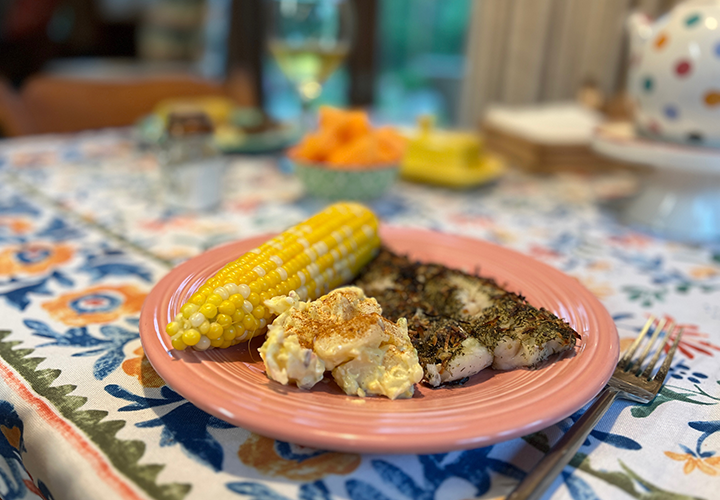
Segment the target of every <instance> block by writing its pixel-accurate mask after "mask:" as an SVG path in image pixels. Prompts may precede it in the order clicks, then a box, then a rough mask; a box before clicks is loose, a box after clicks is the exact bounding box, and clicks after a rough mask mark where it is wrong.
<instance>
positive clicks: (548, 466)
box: [505, 387, 618, 500]
mask: <svg viewBox="0 0 720 500" xmlns="http://www.w3.org/2000/svg"><path fill="white" fill-rule="evenodd" d="M617 395H618V392H617V391H616V390H614V389H611V388H610V387H605V389H603V390H602V392H601V393H600V395H599V396H598V397H597V399H596V400H595V402H594V403H593V404H592V406H590V408H588V410H587V411H586V412H585V413H584V414H583V415H582V416H581V417H580V418H579V419H578V420H577V422H575V423H574V424H573V425H572V427H570V429H569V430H568V431H567V432H566V433H565V435H563V436H562V437H561V438H560V440H559V441H558V442H557V443H555V445H554V446H553V447H552V448H550V451H548V452H547V454H546V455H545V456H544V457H543V458H542V459H541V460H540V462H539V463H538V464H537V465H536V466H535V468H533V469H532V470H531V471H530V472H529V473H528V475H527V476H525V479H523V480H522V482H521V483H520V484H518V486H517V487H516V488H515V489H514V490H513V491H512V493H510V495H508V496H507V498H506V499H505V500H537V499H539V498H540V497H541V496H542V495H543V493H544V492H545V490H546V489H547V488H548V487H549V486H550V485H551V484H552V483H553V481H554V480H555V478H556V477H557V475H558V474H560V472H562V470H563V469H564V468H565V466H566V465H567V464H568V462H570V459H572V457H573V456H575V453H576V452H577V450H578V449H579V448H580V445H582V443H583V442H585V439H586V438H587V436H588V434H590V431H592V430H593V429H594V428H595V426H596V425H597V423H598V422H599V421H600V419H601V418H602V416H603V415H604V414H605V412H606V411H607V410H608V408H610V405H612V404H613V402H614V401H615V399H616V398H617Z"/></svg>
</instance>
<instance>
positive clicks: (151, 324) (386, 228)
mask: <svg viewBox="0 0 720 500" xmlns="http://www.w3.org/2000/svg"><path fill="white" fill-rule="evenodd" d="M380 232H381V238H382V239H391V240H392V239H393V238H395V237H398V236H397V235H399V234H403V233H404V234H411V235H416V236H417V234H418V233H421V234H423V235H425V236H431V237H435V238H437V237H439V238H441V241H444V242H445V243H450V242H454V243H457V242H462V243H464V244H469V245H478V246H479V247H483V246H486V247H488V248H494V249H495V251H498V252H501V253H503V254H507V255H508V256H513V257H514V258H519V259H520V260H521V261H524V262H526V263H527V264H528V265H531V266H532V267H534V268H537V269H539V270H541V271H543V272H546V273H550V274H551V275H553V276H554V277H555V278H558V279H560V280H561V281H567V282H569V283H572V284H573V286H574V288H575V290H574V291H576V292H579V293H581V294H582V295H583V300H584V301H586V302H588V303H590V304H592V306H593V307H592V308H593V310H594V311H595V313H599V316H598V317H597V318H596V319H597V320H598V321H599V322H600V323H601V324H602V325H603V326H604V327H606V328H607V329H608V331H607V332H606V333H604V335H605V338H604V339H603V340H604V341H605V344H606V345H605V346H604V349H605V356H604V358H603V361H602V362H599V361H596V360H593V361H591V362H594V365H595V366H594V368H596V369H598V368H599V369H600V370H601V371H600V372H598V373H597V375H596V376H595V378H594V384H590V385H586V386H585V387H584V388H583V391H582V397H580V396H578V395H573V396H572V399H573V401H574V402H573V403H572V404H565V407H564V408H563V410H562V411H555V414H554V416H553V417H552V418H545V419H539V420H538V419H535V420H534V421H528V422H527V423H526V425H523V426H520V427H516V428H514V429H506V430H505V431H503V432H500V433H495V434H494V435H491V436H488V435H482V433H480V435H478V434H475V435H472V434H473V433H472V432H467V431H466V432H465V433H464V434H463V436H462V438H460V437H455V438H453V439H443V438H442V437H441V438H438V437H437V436H436V435H434V434H430V433H428V434H423V437H424V439H423V440H422V441H421V440H417V439H416V440H414V441H413V440H412V439H409V437H410V436H412V433H411V434H409V435H407V436H406V435H402V436H401V437H400V439H399V441H398V440H397V439H387V438H388V434H387V431H384V432H382V433H381V432H380V431H376V432H374V433H370V434H368V433H367V432H365V433H363V432H359V433H351V432H347V433H337V432H335V433H333V432H329V431H326V430H324V429H318V428H317V427H314V428H312V427H311V428H308V427H307V426H306V427H303V428H299V427H294V428H289V429H286V428H282V426H277V425H276V423H275V422H267V415H263V414H262V413H261V412H260V413H258V412H257V411H254V413H253V414H252V415H250V416H248V415H246V414H243V413H242V412H240V416H239V418H238V415H237V414H231V413H229V412H228V411H227V410H226V409H225V408H224V406H223V405H222V404H218V403H214V404H213V403H211V402H209V401H207V400H205V399H204V398H203V397H201V396H202V390H200V389H198V388H196V387H194V386H193V385H192V383H191V384H189V385H187V384H184V383H183V380H182V378H183V377H182V375H183V374H184V373H185V372H186V371H188V370H189V372H190V373H192V370H193V368H192V367H190V366H189V365H190V363H183V364H182V365H181V366H183V367H184V368H183V369H182V373H181V372H180V371H178V370H177V366H170V365H172V364H174V363H175V362H177V361H178V360H177V359H173V358H172V357H171V355H170V354H169V353H168V351H167V350H165V349H164V348H163V347H162V345H161V343H160V342H159V341H158V342H157V343H158V345H160V348H159V349H158V346H153V342H152V341H153V340H155V341H157V340H158V338H159V337H161V336H163V335H165V334H164V332H158V330H159V328H158V323H157V320H158V318H157V316H156V314H155V313H156V309H154V307H153V304H154V303H155V301H156V300H158V297H160V296H161V294H163V293H164V292H163V286H165V287H166V284H167V283H170V282H172V280H173V279H176V278H177V277H178V276H183V275H185V276H186V275H187V271H186V270H187V269H190V268H192V267H193V266H194V265H195V264H196V263H197V262H200V259H207V258H208V257H209V256H212V254H213V253H221V252H223V251H227V250H228V249H230V248H233V247H235V246H243V247H244V248H247V249H248V250H249V249H251V248H253V247H254V246H257V245H258V244H260V243H262V242H263V241H265V240H266V239H267V238H268V237H269V236H270V235H269V234H264V235H258V236H253V237H248V238H243V239H240V240H236V241H233V242H229V243H225V244H223V245H220V246H218V247H215V248H213V249H210V250H208V251H206V252H203V253H202V254H200V255H198V256H196V257H193V258H191V259H189V260H188V261H185V262H184V263H182V264H180V265H178V266H176V267H175V268H174V269H173V270H171V271H170V272H169V273H167V274H166V275H165V276H164V277H163V278H162V279H161V280H160V281H159V282H158V283H157V284H156V285H155V286H154V287H153V289H152V290H151V292H150V293H149V294H148V296H147V298H146V300H145V303H144V304H143V308H142V310H141V314H140V325H139V329H140V339H141V344H142V346H143V350H144V352H145V355H146V357H147V359H148V361H149V362H150V363H151V365H152V366H153V368H154V369H155V371H156V372H157V373H158V375H159V376H160V377H161V378H162V379H163V380H164V381H165V383H166V384H167V385H168V386H169V387H170V388H171V389H173V390H174V391H176V392H177V393H178V394H180V395H181V396H183V397H184V398H185V399H186V400H187V401H189V402H190V403H192V404H194V405H196V406H198V407H199V408H201V409H202V410H204V411H206V412H208V413H210V414H211V415H214V416H216V417H218V418H220V419H222V420H225V421H228V422H230V423H232V424H234V425H238V426H239V427H242V428H244V429H247V430H250V431H252V432H256V433H258V434H261V435H264V436H268V437H272V438H274V439H278V440H282V441H287V442H292V443H296V444H300V445H303V446H310V447H314V448H321V449H326V450H334V451H344V452H354V453H358V452H361V453H391V454H396V453H441V452H449V451H453V450H461V449H470V448H477V447H481V446H487V445H490V444H495V443H498V442H501V441H506V440H508V439H512V438H516V437H520V436H523V435H527V434H529V433H532V432H535V431H537V430H540V429H543V428H546V427H548V426H550V425H553V424H555V423H557V422H559V421H560V420H562V419H564V418H567V417H568V416H569V415H571V414H572V413H574V412H575V411H577V410H579V409H580V408H582V407H583V406H585V404H587V403H588V402H589V401H590V400H592V398H593V397H595V395H596V394H597V393H598V392H599V391H600V390H601V389H602V387H604V386H605V384H606V383H607V381H608V380H609V378H610V376H611V375H612V371H613V369H614V367H615V364H616V362H617V358H618V355H619V338H618V334H617V328H616V326H615V324H614V321H613V320H612V317H611V316H610V314H609V313H608V311H607V310H606V309H605V307H604V306H603V305H602V303H601V302H600V301H599V300H598V299H597V298H596V297H595V296H594V295H592V293H591V292H590V291H589V290H587V289H586V288H585V287H584V286H582V284H580V283H579V282H578V281H577V280H575V279H574V278H572V277H571V276H568V275H567V274H565V273H563V272H562V271H560V270H559V269H557V268H554V267H552V266H550V265H548V264H545V263H543V262H540V261H538V260H536V259H534V258H533V257H530V256H528V255H526V254H523V253H521V252H518V251H516V250H513V249H509V248H507V247H504V246H501V245H497V244H495V243H492V242H489V241H486V240H482V239H477V238H472V237H467V236H461V235H457V234H451V233H445V232H440V231H436V230H432V229H426V228H414V227H406V226H393V225H385V224H383V225H382V226H381V231H380ZM393 234H394V235H395V236H389V235H393ZM390 246H392V245H390ZM222 264H223V263H220V264H218V266H217V268H219V267H221V265H222ZM183 273H185V274H183ZM493 277H494V276H493ZM568 280H569V281H568ZM501 284H502V283H501ZM581 335H582V333H581ZM598 338H600V336H598ZM583 344H584V343H583ZM148 347H150V349H148ZM584 348H585V346H584V345H583V349H584ZM168 360H171V361H169V362H168ZM528 371H529V370H528ZM449 390H452V389H449ZM198 391H199V392H198ZM260 392H262V389H260ZM354 399H360V398H354ZM388 401H389V400H388ZM402 401H403V400H397V401H396V402H391V403H392V404H395V403H399V404H402ZM225 406H227V405H225ZM328 412H329V413H332V412H331V411H330V410H327V412H326V414H329V413H328ZM391 413H392V412H391ZM397 413H402V412H397ZM276 416H277V415H276ZM466 426H467V424H466ZM426 432H427V430H426ZM394 437H397V436H394Z"/></svg>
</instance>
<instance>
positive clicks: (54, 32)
mask: <svg viewBox="0 0 720 500" xmlns="http://www.w3.org/2000/svg"><path fill="white" fill-rule="evenodd" d="M675 3H677V0H355V7H356V11H357V19H358V30H357V33H358V36H357V39H356V41H355V45H354V48H353V51H352V53H351V55H350V57H349V59H348V61H347V62H346V64H345V65H344V67H343V68H342V69H341V70H340V71H338V72H336V74H334V75H333V77H332V78H331V79H330V81H329V82H328V83H327V85H326V86H325V88H324V91H323V94H322V96H321V99H320V101H321V102H328V103H333V104H343V105H358V106H368V107H371V108H372V110H373V113H374V114H375V116H376V117H377V119H378V120H381V121H394V122H400V123H402V122H407V123H409V122H412V121H413V120H415V118H416V116H417V115H418V114H420V113H433V114H435V115H436V116H437V118H438V121H439V122H440V123H441V124H446V125H462V126H466V127H473V126H476V125H477V123H478V122H479V120H480V119H481V117H482V115H483V113H484V111H485V110H486V109H487V106H488V105H489V104H491V103H508V104H526V103H533V102H543V101H557V100H567V99H574V98H575V97H576V96H577V94H578V92H579V91H580V90H581V89H583V88H587V87H591V88H593V89H595V90H597V91H598V93H599V95H601V96H602V97H603V98H605V99H608V100H609V99H610V98H612V97H613V96H616V95H617V94H618V93H619V92H621V91H622V88H623V85H624V65H625V50H626V41H625V40H626V36H625V33H624V22H625V18H626V17H627V15H628V14H629V13H630V12H631V11H633V10H642V11H644V12H646V13H648V14H649V15H651V16H653V17H655V16H658V15H661V14H662V13H663V12H665V11H667V10H669V9H670V8H671V7H672V5H674V4H675ZM167 72H184V73H189V74H196V75H199V76H202V77H205V78H210V79H217V80H223V79H226V78H228V77H231V76H233V75H235V74H238V73H240V74H243V75H245V76H246V77H247V81H248V85H250V86H251V87H252V91H253V95H255V96H257V100H258V103H259V104H260V105H262V106H263V107H265V108H266V109H268V110H269V111H270V112H271V113H272V114H274V115H277V116H279V117H281V118H282V117H286V116H291V115H293V114H296V113H297V112H298V111H299V104H298V100H297V97H296V96H295V93H294V90H293V89H292V87H291V86H290V84H289V83H288V82H287V81H286V79H285V77H284V76H283V75H282V73H281V72H280V71H279V70H278V68H277V67H276V65H275V64H274V62H273V61H272V60H271V58H270V57H268V56H267V54H266V53H265V50H264V43H263V22H262V9H261V0H2V1H1V2H0V76H2V77H4V78H5V79H6V80H7V81H9V82H10V83H11V85H13V86H15V87H16V88H21V87H22V86H23V85H24V83H25V82H26V81H27V80H28V79H30V78H32V77H33V75H37V74H39V73H45V74H55V75H58V74H59V75H72V76H78V77H85V78H99V77H102V78H113V77H123V76H127V75H132V74H144V75H147V74H156V73H157V74H159V73H167Z"/></svg>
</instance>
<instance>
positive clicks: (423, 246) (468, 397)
mask: <svg viewBox="0 0 720 500" xmlns="http://www.w3.org/2000/svg"><path fill="white" fill-rule="evenodd" d="M381 237H382V239H383V241H384V243H385V244H386V245H388V246H389V247H390V248H392V249H394V250H395V251H398V252H402V253H408V254H410V255H411V256H412V257H415V258H417V259H420V260H425V261H434V262H440V263H443V264H445V265H448V266H453V267H456V268H461V269H465V270H467V271H473V270H475V269H477V268H479V269H480V271H481V274H482V275H484V276H490V277H493V278H495V279H496V280H497V281H498V283H500V284H503V285H505V286H507V287H508V288H509V289H511V290H513V291H515V292H518V293H521V294H522V295H524V296H525V297H526V298H527V299H528V301H529V302H530V303H531V304H533V305H534V306H537V307H539V306H542V307H545V308H547V309H549V310H551V311H553V312H554V313H555V314H557V315H558V316H560V317H562V318H564V319H565V320H566V321H568V322H569V323H570V324H571V325H572V326H573V327H574V328H575V329H576V331H577V332H578V333H579V334H580V335H581V337H582V338H581V340H580V341H579V342H578V344H577V346H576V348H575V350H574V352H570V353H569V354H566V355H564V356H562V357H561V358H560V359H556V360H554V361H553V362H551V363H547V364H546V365H544V366H543V367H542V368H540V369H537V370H515V371H509V372H496V371H492V370H485V371H483V372H481V373H480V374H478V375H476V376H474V377H472V378H471V379H470V380H469V382H467V383H466V384H465V385H462V386H456V387H447V388H439V389H430V388H427V387H424V386H422V385H418V386H417V388H416V391H415V395H414V396H413V397H412V398H411V399H404V400H395V401H391V400H389V399H386V398H381V397H368V398H359V397H351V396H346V395H345V394H344V393H342V391H341V390H340V389H339V388H338V387H337V386H336V385H335V383H334V382H327V383H325V382H321V383H319V384H317V386H315V388H313V389H312V390H311V391H303V390H301V389H298V388H297V387H294V386H293V387H290V386H283V385H281V384H279V383H277V382H273V381H270V380H268V379H267V377H266V376H265V373H264V368H263V364H262V361H261V360H260V355H259V354H258V353H257V348H258V347H259V345H260V343H261V342H262V340H260V339H255V340H254V341H253V342H252V343H251V345H250V346H247V345H238V346H235V347H231V348H229V349H224V350H211V351H206V352H196V351H192V350H186V351H182V352H175V351H173V350H172V349H171V346H170V342H169V338H168V336H167V335H166V334H165V333H164V330H165V325H166V324H167V323H168V321H170V319H171V318H172V317H173V316H174V315H175V314H176V312H177V311H178V309H179V308H180V306H181V305H182V303H183V302H184V301H185V300H186V299H187V298H188V297H189V296H190V295H192V294H193V293H194V291H195V290H196V289H197V288H199V287H200V282H201V281H203V280H205V279H206V278H208V277H210V276H211V275H212V274H214V273H215V272H216V271H217V270H218V269H219V268H220V267H222V266H223V265H224V264H225V263H226V262H229V261H230V260H233V259H235V258H237V257H238V256H239V255H241V254H243V253H244V252H246V251H248V250H250V249H252V248H255V247H257V246H259V245H260V244H261V243H262V242H263V241H265V240H266V239H267V238H266V237H258V238H252V239H248V240H243V241H238V242H235V243H231V244H227V245H224V246H221V247H218V248H215V249H213V250H210V251H208V252H206V253H204V254H202V255H200V256H198V257H195V258H193V259H191V260H189V261H187V262H185V263H183V264H181V265H179V266H178V267H177V268H175V269H174V270H172V271H171V272H170V273H169V274H168V275H167V276H165V277H164V278H163V279H162V280H161V281H160V282H159V283H158V284H157V286H156V287H155V288H154V289H153V290H152V291H151V292H150V294H149V295H148V297H147V299H146V301H145V304H144V306H143V310H142V314H141V318H140V338H141V340H142V344H143V347H144V349H145V353H146V355H147V357H148V359H149V360H150V362H151V363H152V365H153V367H154V368H155V370H156V371H157V372H158V373H159V374H160V376H161V377H162V378H163V379H164V380H165V381H166V382H167V384H168V385H169V386H170V387H171V388H173V389H174V390H175V391H177V392H178V393H180V394H181V395H182V396H184V397H185V398H187V399H188V400H189V401H190V402H192V403H194V404H195V405H196V406H198V407H200V408H202V409H203V410H205V411H207V412H208V413H211V414H212V415H215V416H216V417H218V418H221V419H223V420H226V421H228V422H231V423H233V424H236V425H238V426H241V427H244V428H246V429H249V430H251V431H254V432H257V433H258V434H262V435H265V436H269V437H272V438H275V439H279V440H282V441H288V442H293V443H297V444H300V445H305V446H310V447H314V448H320V449H328V450H338V451H352V452H356V453H357V452H363V453H439V452H446V451H451V450H459V449H467V448H475V447H481V446H486V445H490V444H493V443H496V442H499V441H504V440H507V439H511V438H515V437H519V436H523V435H525V434H528V433H531V432H534V431H537V430H539V429H542V428H544V427H547V426H549V425H551V424H554V423H556V422H558V421H560V420H562V419H563V418H565V417H567V416H569V415H571V414H572V413H573V412H575V411H576V410H578V409H580V408H582V407H583V406H584V405H585V404H586V403H587V402H589V401H590V400H591V399H592V398H593V397H594V396H595V394H597V393H598V392H599V391H600V390H601V389H602V387H603V386H604V385H605V383H606V382H607V381H608V379H609V378H610V376H611V374H612V371H613V369H614V366H615V363H616V362H617V359H618V352H619V342H618V335H617V330H616V328H615V325H614V324H613V321H612V318H611V317H610V315H609V314H608V312H607V311H606V310H605V308H604V307H603V306H602V305H601V304H600V302H599V301H598V300H597V299H596V298H595V297H594V296H593V295H592V294H591V293H590V292H589V291H588V290H586V289H585V288H584V287H583V286H582V285H580V284H579V283H578V282H577V281H576V280H575V279H573V278H571V277H569V276H567V275H565V274H563V273H561V272H560V271H558V270H556V269H554V268H552V267H549V266H547V265H545V264H542V263H540V262H537V261H535V260H533V259H531V258H530V257H527V256H524V255H522V254H519V253H516V252H514V251H511V250H508V249H505V248H502V247H499V246H497V245H493V244H491V243H487V242H484V241H480V240H473V239H469V238H463V237H459V236H450V235H446V234H441V233H434V232H430V231H426V230H417V229H406V228H394V227H383V228H382V231H381Z"/></svg>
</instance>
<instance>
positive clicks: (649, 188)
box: [592, 123, 720, 243]
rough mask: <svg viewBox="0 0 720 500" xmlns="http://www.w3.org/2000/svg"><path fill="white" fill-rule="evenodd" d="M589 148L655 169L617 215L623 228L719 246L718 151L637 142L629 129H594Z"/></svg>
mask: <svg viewBox="0 0 720 500" xmlns="http://www.w3.org/2000/svg"><path fill="white" fill-rule="evenodd" d="M592 147H593V149H594V150H595V151H597V152H598V153H600V154H603V155H606V156H609V157H611V158H614V159H616V160H621V161H624V162H629V163H639V164H644V165H649V166H652V167H654V168H653V170H652V172H651V173H649V174H648V177H647V179H644V180H643V183H642V186H641V190H640V192H639V193H638V194H637V195H636V196H635V197H633V198H632V199H630V200H628V203H627V204H626V205H625V206H624V207H623V208H622V209H621V211H620V219H621V221H622V222H623V223H625V224H628V225H630V226H636V227H639V228H642V229H645V230H647V231H649V232H651V233H653V234H656V235H658V236H662V237H666V238H669V239H674V240H680V241H683V242H690V243H707V242H718V241H720V149H714V148H707V147H694V146H689V145H682V144H674V143H670V142H661V141H653V140H650V139H646V138H643V137H638V136H637V134H636V133H635V130H634V128H633V126H632V124H630V123H610V124H604V125H602V126H600V127H598V129H597V130H596V131H595V133H594V136H593V141H592Z"/></svg>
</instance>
